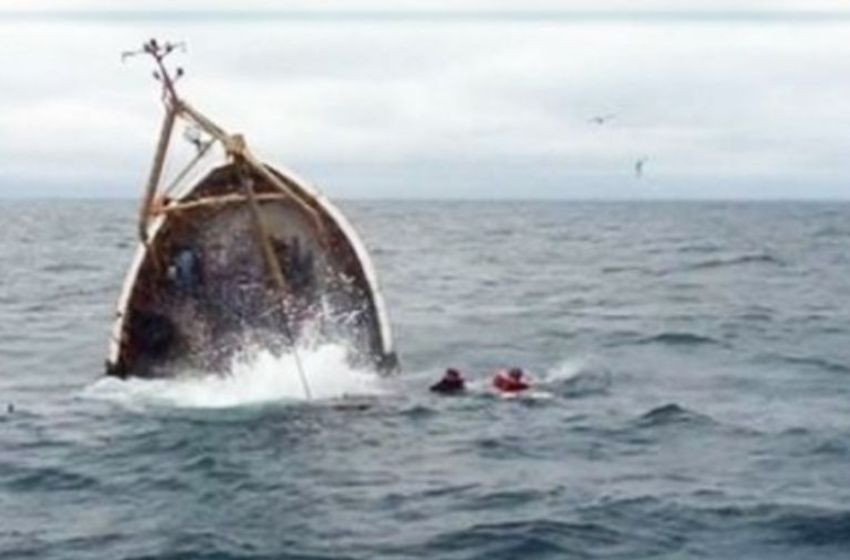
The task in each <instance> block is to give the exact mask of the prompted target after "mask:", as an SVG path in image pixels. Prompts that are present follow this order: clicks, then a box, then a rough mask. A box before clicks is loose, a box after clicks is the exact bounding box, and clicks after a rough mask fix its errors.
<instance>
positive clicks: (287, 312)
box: [107, 165, 395, 377]
mask: <svg viewBox="0 0 850 560" xmlns="http://www.w3.org/2000/svg"><path fill="white" fill-rule="evenodd" d="M278 176H279V177H280V178H281V179H282V180H286V179H285V178H284V177H283V176H281V175H278ZM252 179H253V184H254V190H255V191H256V193H257V197H258V199H259V204H260V211H261V215H262V219H263V223H264V225H265V227H266V229H267V231H268V234H269V239H270V241H271V246H272V247H273V250H274V253H275V256H276V260H277V261H278V263H279V265H280V269H281V272H282V273H283V278H284V280H285V289H284V290H283V291H281V290H279V289H277V288H275V284H274V283H272V282H271V281H270V280H271V279H270V274H269V271H268V269H267V266H266V263H265V261H264V259H263V255H262V250H261V244H260V242H259V240H258V235H257V228H256V224H255V222H254V221H253V219H252V214H251V210H250V207H249V205H248V204H247V202H246V200H245V199H244V197H243V196H242V195H243V193H244V191H243V190H242V188H241V187H240V186H239V185H240V183H239V177H238V176H237V173H236V170H235V168H234V167H233V166H230V165H228V166H224V167H220V168H218V169H216V170H214V171H213V172H211V173H210V174H209V175H208V176H207V177H206V178H205V179H203V180H202V181H201V182H200V183H199V184H198V185H197V186H195V188H194V189H193V190H192V191H191V193H190V194H189V195H188V196H185V197H183V198H181V199H180V200H179V201H171V202H167V203H166V205H165V209H166V211H165V212H166V218H165V221H164V223H163V224H162V226H161V227H160V228H159V229H158V230H157V231H156V232H155V234H154V235H153V237H152V239H151V240H150V243H149V248H148V250H147V252H146V255H145V258H144V261H143V262H142V264H141V267H140V268H139V270H138V273H137V275H136V278H135V281H134V283H133V287H132V291H131V293H130V297H129V301H128V304H127V306H126V311H125V313H126V316H125V317H123V328H122V334H121V340H120V346H119V357H118V360H117V361H116V362H115V363H110V364H108V367H107V369H108V373H110V374H112V375H117V376H122V377H124V376H129V375H133V376H143V377H156V376H174V375H178V374H184V373H186V372H226V371H228V369H229V365H230V363H231V361H232V359H233V358H234V356H236V355H238V354H240V353H241V352H243V351H245V350H246V349H247V348H257V347H261V348H265V349H271V350H273V351H280V352H285V351H287V350H288V348H289V347H290V346H291V345H292V343H293V341H296V342H297V343H298V344H299V345H311V344H321V343H326V342H332V343H335V344H344V345H345V346H346V347H347V348H348V350H349V357H350V359H351V361H352V362H354V363H356V364H358V365H368V366H373V367H376V368H377V369H379V370H384V369H387V368H392V367H394V365H395V364H394V359H395V358H394V355H385V354H384V351H383V346H382V342H381V331H380V323H379V317H378V311H377V308H376V305H375V301H374V300H373V294H372V291H371V289H370V287H369V284H368V282H367V280H366V276H365V273H364V270H363V265H362V263H361V262H360V261H359V260H358V257H357V253H356V252H355V251H354V249H353V248H352V246H351V244H350V242H349V240H348V238H347V237H346V236H345V234H344V233H343V231H342V230H341V229H340V227H339V226H338V225H337V224H336V223H335V222H334V221H333V220H332V219H331V217H330V216H329V215H328V214H327V213H326V212H325V211H324V209H322V208H321V207H320V206H319V205H318V204H316V202H315V201H314V200H313V199H312V198H310V197H309V196H306V195H304V193H303V192H301V191H300V189H299V188H298V186H297V185H296V184H294V183H291V182H289V181H287V183H288V184H289V183H291V187H292V190H293V192H294V193H295V194H296V195H297V198H298V200H297V201H296V200H295V199H294V198H293V197H292V196H291V195H286V194H284V193H281V192H280V191H278V190H276V189H274V188H273V187H272V186H271V185H269V184H268V183H267V182H265V181H264V180H263V179H262V178H261V177H260V176H258V175H255V176H253V177H252ZM181 207H182V209H180V208H181Z"/></svg>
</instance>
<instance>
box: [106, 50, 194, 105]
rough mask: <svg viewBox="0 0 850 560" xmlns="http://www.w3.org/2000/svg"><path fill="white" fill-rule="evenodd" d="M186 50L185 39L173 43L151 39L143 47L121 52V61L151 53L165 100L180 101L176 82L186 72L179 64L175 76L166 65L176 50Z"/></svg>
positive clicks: (154, 76) (154, 74)
mask: <svg viewBox="0 0 850 560" xmlns="http://www.w3.org/2000/svg"><path fill="white" fill-rule="evenodd" d="M178 50H179V51H181V52H186V43H185V42H183V41H180V42H177V43H172V42H171V41H166V42H164V43H160V42H159V41H157V40H156V39H150V40H148V42H146V43H145V44H144V45H142V48H140V49H136V50H134V51H124V52H122V53H121V62H125V61H126V60H127V59H128V58H132V57H134V56H139V55H149V56H150V57H151V58H153V59H154V61H155V63H156V66H157V69H156V70H154V71H153V78H154V79H155V80H156V81H158V82H160V83H161V84H162V98H163V100H170V101H171V102H173V103H179V101H180V98H179V97H178V95H177V90H175V89H174V84H175V83H177V81H178V80H179V79H180V78H182V77H183V75H184V74H185V73H184V72H183V68H182V67H180V66H178V67H177V69H176V70H175V71H174V76H172V75H171V73H170V72H169V71H168V68H167V67H166V66H165V59H166V58H167V57H168V55H170V54H171V53H173V52H175V51H178Z"/></svg>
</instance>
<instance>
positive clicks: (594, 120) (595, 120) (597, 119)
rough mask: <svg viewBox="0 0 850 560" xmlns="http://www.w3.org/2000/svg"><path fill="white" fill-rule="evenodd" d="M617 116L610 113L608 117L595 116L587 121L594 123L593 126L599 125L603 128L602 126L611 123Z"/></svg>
mask: <svg viewBox="0 0 850 560" xmlns="http://www.w3.org/2000/svg"><path fill="white" fill-rule="evenodd" d="M616 116H617V115H615V114H614V113H609V114H607V115H595V116H593V117H590V118H589V119H587V120H588V122H592V123H593V124H598V125H600V126H601V125H603V124H605V123H606V122H608V121H610V120H611V119H613V118H614V117H616Z"/></svg>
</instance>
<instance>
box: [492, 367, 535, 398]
mask: <svg viewBox="0 0 850 560" xmlns="http://www.w3.org/2000/svg"><path fill="white" fill-rule="evenodd" d="M493 387H495V388H496V389H498V390H499V391H502V392H505V393H518V392H519V391H525V390H526V389H528V387H529V385H528V383H526V382H525V381H523V380H522V379H514V378H513V377H511V376H510V375H508V374H507V373H505V372H499V373H497V374H496V376H495V377H493Z"/></svg>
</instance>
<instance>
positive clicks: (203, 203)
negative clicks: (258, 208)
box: [159, 192, 289, 214]
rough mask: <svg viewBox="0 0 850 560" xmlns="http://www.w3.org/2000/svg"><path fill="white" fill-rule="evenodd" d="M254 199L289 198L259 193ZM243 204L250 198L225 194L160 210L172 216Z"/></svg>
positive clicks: (167, 206) (282, 195) (176, 204)
mask: <svg viewBox="0 0 850 560" xmlns="http://www.w3.org/2000/svg"><path fill="white" fill-rule="evenodd" d="M254 198H255V199H256V200H257V201H259V202H266V201H269V200H286V199H287V198H289V197H288V196H287V195H285V194H283V193H277V192H275V193H259V194H255V195H254ZM242 202H248V196H247V195H245V194H223V195H220V196H205V197H202V198H198V199H195V200H191V201H189V202H179V203H172V204H168V205H166V206H164V207H162V208H160V209H159V213H162V214H172V213H176V212H183V211H184V210H194V209H196V208H205V207H208V206H224V205H227V204H238V203H242Z"/></svg>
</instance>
